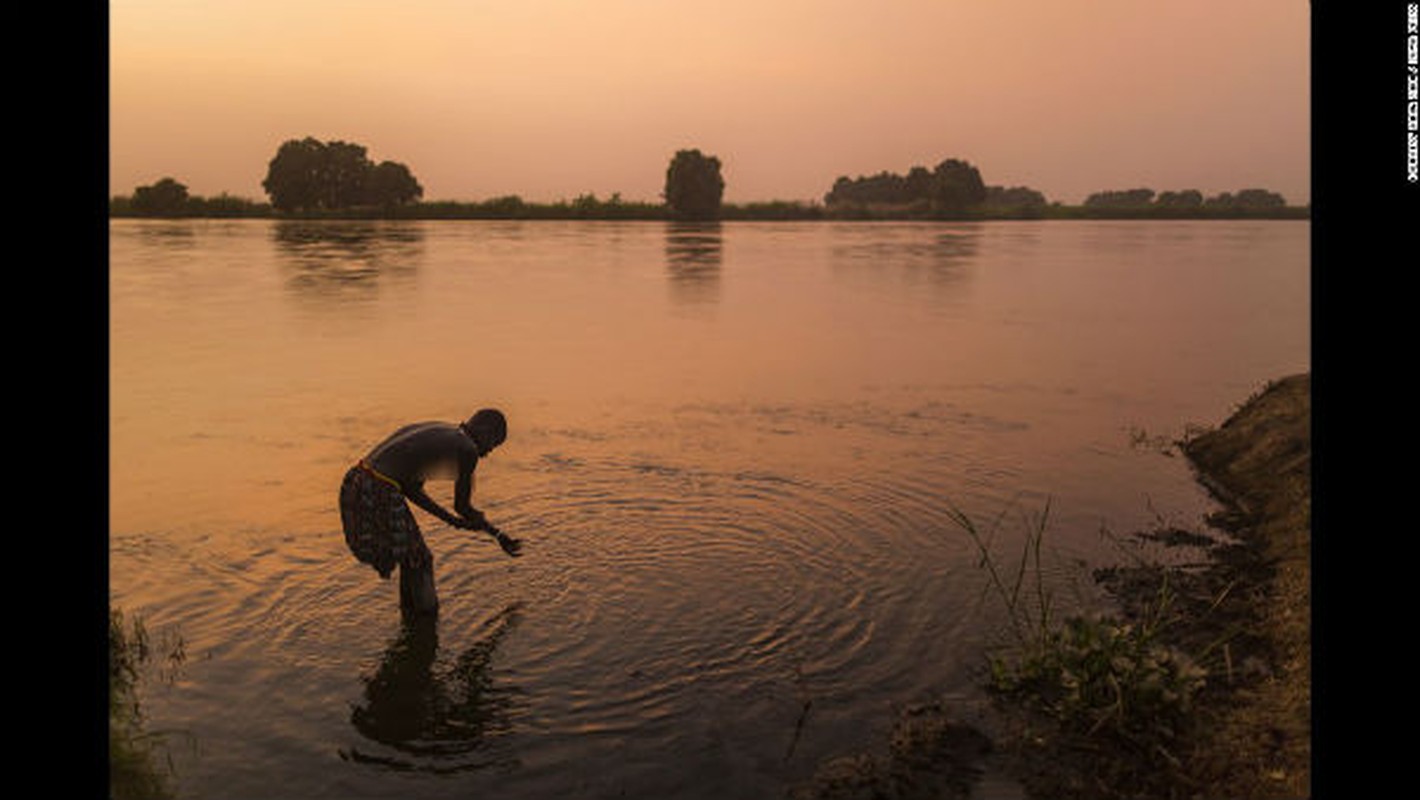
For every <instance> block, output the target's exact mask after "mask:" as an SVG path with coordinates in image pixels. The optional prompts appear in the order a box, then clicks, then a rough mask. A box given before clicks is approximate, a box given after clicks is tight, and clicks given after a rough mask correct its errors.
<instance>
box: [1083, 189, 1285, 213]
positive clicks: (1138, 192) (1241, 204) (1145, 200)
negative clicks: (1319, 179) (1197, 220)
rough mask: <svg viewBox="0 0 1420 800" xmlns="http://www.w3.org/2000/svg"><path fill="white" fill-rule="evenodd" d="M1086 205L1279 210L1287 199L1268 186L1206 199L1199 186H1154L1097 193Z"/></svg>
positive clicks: (1137, 207)
mask: <svg viewBox="0 0 1420 800" xmlns="http://www.w3.org/2000/svg"><path fill="white" fill-rule="evenodd" d="M1084 207H1085V208H1124V209H1128V208H1132V209H1144V208H1173V209H1182V208H1212V209H1258V210H1260V209H1277V208H1286V207H1287V200H1286V198H1284V197H1282V195H1280V194H1278V193H1276V192H1269V191H1268V190H1266V189H1243V190H1242V191H1239V192H1238V193H1237V194H1231V193H1229V192H1223V193H1222V194H1219V195H1217V196H1214V197H1209V198H1207V199H1206V200H1205V199H1204V198H1203V193H1202V192H1200V191H1198V190H1197V189H1184V190H1183V191H1179V192H1163V193H1161V194H1159V195H1157V196H1156V195H1155V194H1154V190H1153V189H1126V190H1122V191H1119V190H1116V191H1108V192H1095V193H1094V194H1092V195H1090V196H1089V197H1087V198H1085V204H1084Z"/></svg>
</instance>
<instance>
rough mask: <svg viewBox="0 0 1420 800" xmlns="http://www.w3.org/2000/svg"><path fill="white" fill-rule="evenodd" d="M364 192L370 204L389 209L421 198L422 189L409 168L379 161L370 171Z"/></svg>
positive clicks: (422, 194)
mask: <svg viewBox="0 0 1420 800" xmlns="http://www.w3.org/2000/svg"><path fill="white" fill-rule="evenodd" d="M365 192H366V199H367V200H368V201H369V202H370V203H371V204H373V205H377V206H383V207H384V208H391V207H393V206H399V205H404V204H405V203H411V202H414V201H415V200H418V199H419V198H421V197H423V196H424V187H422V186H420V185H419V181H417V180H415V179H414V175H413V174H412V173H410V171H409V167H406V166H405V165H403V164H398V163H395V162H393V161H381V162H380V163H379V164H378V165H377V166H376V167H375V168H374V169H373V170H371V171H370V177H369V180H368V181H367V182H366V184H365Z"/></svg>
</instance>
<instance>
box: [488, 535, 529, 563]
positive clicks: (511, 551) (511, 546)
mask: <svg viewBox="0 0 1420 800" xmlns="http://www.w3.org/2000/svg"><path fill="white" fill-rule="evenodd" d="M495 538H497V539H498V546H499V547H502V548H503V552H505V553H507V554H508V555H510V556H512V557H513V558H517V557H518V556H520V555H522V554H523V543H522V542H521V541H519V540H517V539H514V538H513V537H511V536H509V535H508V534H506V533H502V532H499V533H498V535H497V536H496V537H495Z"/></svg>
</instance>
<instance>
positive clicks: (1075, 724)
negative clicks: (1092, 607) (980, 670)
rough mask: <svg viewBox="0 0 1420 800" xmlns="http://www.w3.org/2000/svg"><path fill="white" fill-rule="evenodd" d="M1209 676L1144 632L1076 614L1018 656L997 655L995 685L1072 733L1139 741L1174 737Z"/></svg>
mask: <svg viewBox="0 0 1420 800" xmlns="http://www.w3.org/2000/svg"><path fill="white" fill-rule="evenodd" d="M1206 676H1207V673H1206V671H1205V670H1204V669H1203V668H1202V667H1200V666H1199V665H1198V664H1197V663H1196V662H1195V661H1194V660H1193V659H1192V658H1191V657H1190V656H1189V655H1187V654H1186V653H1184V652H1183V651H1181V650H1179V649H1178V648H1175V647H1170V646H1168V645H1165V644H1162V643H1160V642H1158V641H1157V639H1156V637H1155V635H1154V634H1152V633H1151V632H1150V631H1148V630H1146V629H1143V628H1141V627H1139V626H1136V625H1133V624H1130V623H1120V622H1118V621H1116V620H1113V619H1109V618H1100V619H1088V618H1084V617H1071V618H1070V619H1068V620H1066V621H1065V622H1064V624H1063V625H1062V626H1060V627H1059V628H1058V629H1055V630H1051V631H1049V632H1047V633H1046V634H1045V635H1044V636H1043V637H1042V639H1041V640H1040V641H1039V642H1038V643H1037V644H1036V646H1035V647H1033V648H1032V649H1031V650H1029V651H1028V652H1026V653H1024V654H1021V655H1020V656H1019V657H1017V658H1015V659H1010V658H1001V657H995V658H993V659H992V661H991V681H990V688H991V689H992V691H994V692H996V693H998V694H1000V695H1003V696H1008V697H1013V698H1017V699H1019V700H1022V701H1023V702H1024V703H1025V704H1026V705H1027V706H1029V707H1031V708H1033V709H1035V710H1037V711H1040V712H1043V713H1045V714H1046V715H1048V716H1050V717H1052V718H1054V719H1055V720H1057V721H1058V722H1059V723H1060V724H1061V725H1062V726H1063V727H1064V728H1065V729H1067V730H1068V731H1071V732H1073V733H1077V734H1084V735H1086V736H1092V735H1094V734H1096V733H1097V732H1099V731H1101V730H1106V729H1107V730H1108V731H1110V732H1112V733H1115V734H1118V735H1119V736H1122V737H1124V738H1125V739H1128V740H1131V741H1134V742H1135V743H1140V744H1142V743H1145V742H1146V741H1147V740H1151V739H1156V740H1161V741H1168V740H1172V739H1174V738H1175V736H1176V734H1177V733H1178V732H1179V731H1180V729H1181V728H1182V727H1184V726H1186V725H1187V724H1188V720H1189V713H1190V712H1191V710H1192V704H1193V700H1194V698H1195V696H1196V695H1197V694H1198V692H1199V691H1200V690H1201V689H1202V688H1203V686H1204V684H1205V681H1206Z"/></svg>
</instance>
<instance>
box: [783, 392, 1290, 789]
mask: <svg viewBox="0 0 1420 800" xmlns="http://www.w3.org/2000/svg"><path fill="white" fill-rule="evenodd" d="M1175 446H1176V447H1177V449H1178V451H1180V452H1182V454H1183V455H1184V456H1186V457H1187V458H1188V459H1189V461H1190V463H1191V464H1192V465H1193V467H1194V469H1195V472H1196V476H1197V479H1198V480H1199V482H1200V483H1201V484H1202V485H1203V486H1204V487H1206V488H1207V489H1208V491H1209V492H1210V493H1211V494H1212V495H1213V496H1214V497H1215V498H1216V499H1217V500H1218V501H1219V504H1220V509H1219V511H1217V512H1216V513H1215V514H1214V515H1213V516H1212V518H1211V519H1209V520H1208V523H1209V526H1208V527H1209V530H1207V531H1206V532H1199V531H1187V530H1182V529H1175V528H1165V529H1160V530H1154V531H1149V532H1144V533H1139V534H1137V535H1136V537H1135V538H1136V539H1137V540H1138V541H1140V542H1144V541H1147V542H1151V543H1155V544H1158V545H1161V546H1164V547H1168V548H1194V549H1196V550H1197V551H1199V552H1200V554H1201V556H1202V557H1201V558H1197V559H1193V558H1182V559H1168V563H1167V564H1164V563H1161V560H1159V559H1153V560H1149V559H1143V558H1140V559H1137V560H1126V563H1124V564H1123V565H1121V566H1117V567H1111V568H1106V569H1101V570H1097V571H1096V572H1095V575H1094V578H1095V580H1097V581H1098V582H1099V583H1100V584H1101V585H1102V586H1103V587H1104V588H1105V589H1106V591H1107V592H1108V593H1109V595H1111V596H1112V597H1113V598H1114V600H1116V601H1117V606H1118V614H1117V615H1114V616H1111V617H1109V618H1107V619H1104V620H1068V621H1064V622H1063V623H1060V624H1052V626H1051V630H1050V631H1049V632H1048V633H1043V634H1042V635H1041V636H1040V637H1039V639H1037V640H1036V641H1033V642H1031V643H1029V644H1027V645H1025V646H1023V647H1022V648H1021V652H1020V653H1019V654H1018V659H1019V660H1016V661H1013V662H1009V663H1006V662H1003V663H998V664H994V665H993V669H992V673H993V674H992V678H991V681H992V683H991V687H990V688H991V690H992V694H993V696H994V698H995V700H996V701H997V702H995V703H993V707H992V708H991V709H990V710H989V711H987V712H986V713H985V714H984V715H983V714H981V713H980V712H978V711H972V710H967V709H960V708H953V707H951V705H950V704H948V703H939V704H932V705H928V706H925V707H914V708H911V709H908V710H907V711H905V712H903V714H902V715H901V717H900V720H899V722H898V723H897V725H896V727H895V729H894V731H893V733H892V735H891V740H890V742H889V743H888V745H887V747H886V748H881V747H879V748H877V750H875V751H872V752H864V753H862V754H859V755H855V756H847V757H843V758H839V759H835V760H833V761H830V762H828V763H826V764H824V765H823V766H822V767H821V768H820V769H819V770H818V772H817V773H816V775H815V776H814V778H813V779H812V780H811V781H809V782H806V783H805V784H803V785H801V786H798V787H795V788H794V789H793V790H791V792H790V796H791V797H793V798H796V800H807V799H809V798H812V799H813V800H824V799H825V798H833V799H834V800H843V799H844V798H854V799H855V800H857V799H860V798H861V799H863V800H866V798H962V799H965V798H976V797H992V798H995V797H1023V798H1170V799H1173V798H1180V799H1181V798H1189V799H1190V800H1192V799H1206V798H1219V797H1229V798H1297V797H1307V796H1310V795H1311V746H1312V739H1311V728H1312V725H1311V657H1310V648H1311V562H1310V553H1311V378H1310V375H1309V374H1300V375H1293V376H1289V377H1286V378H1283V379H1281V380H1277V381H1274V382H1272V383H1270V384H1268V385H1267V386H1266V387H1265V388H1263V389H1262V390H1261V391H1259V392H1258V393H1257V394H1255V395H1254V396H1253V397H1251V398H1249V399H1248V400H1247V401H1246V402H1244V403H1243V404H1242V405H1241V406H1240V407H1239V408H1238V409H1237V411H1236V412H1235V413H1233V414H1232V416H1230V417H1229V418H1228V419H1227V420H1226V421H1225V422H1223V423H1222V424H1221V425H1220V426H1218V427H1217V428H1214V429H1210V430H1203V431H1197V432H1194V433H1192V434H1190V435H1188V436H1186V437H1185V438H1184V440H1183V441H1180V442H1177V443H1176V444H1175ZM884 749H885V752H883V751H884ZM1003 777H1004V778H1005V781H1004V783H1003V782H1002V778H1003ZM1012 782H1014V783H1015V784H1016V785H1014V786H1012V785H1010V784H1011V783H1012ZM1003 787H1004V788H1003ZM1003 791H1004V794H1002V792H1003Z"/></svg>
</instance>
